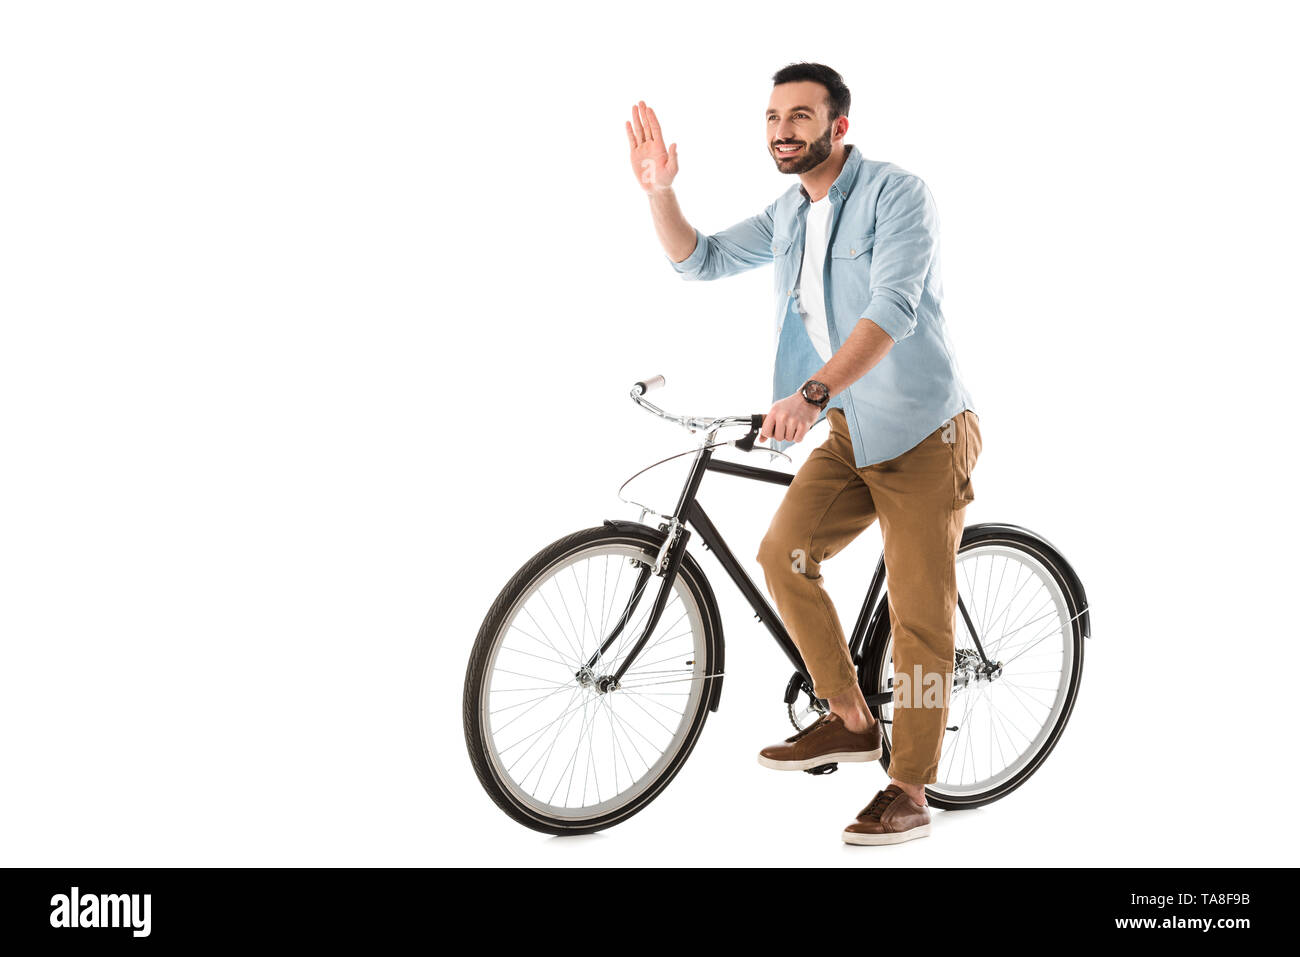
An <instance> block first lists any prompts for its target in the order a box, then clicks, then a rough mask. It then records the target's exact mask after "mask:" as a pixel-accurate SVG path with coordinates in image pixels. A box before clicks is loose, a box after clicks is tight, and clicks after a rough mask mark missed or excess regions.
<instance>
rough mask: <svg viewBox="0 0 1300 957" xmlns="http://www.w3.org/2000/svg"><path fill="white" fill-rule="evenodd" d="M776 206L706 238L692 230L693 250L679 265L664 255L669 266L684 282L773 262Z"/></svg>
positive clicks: (727, 273)
mask: <svg viewBox="0 0 1300 957" xmlns="http://www.w3.org/2000/svg"><path fill="white" fill-rule="evenodd" d="M775 209H776V203H772V205H771V206H769V207H767V209H765V210H763V212H761V213H759V214H758V215H757V216H750V217H749V218H748V219H742V220H741V221H740V222H738V223H736V224H735V225H734V226H728V227H727V228H726V229H724V230H722V231H721V232H718V233H713V234H712V235H709V236H706V235H704V233H702V232H700V230H699V229H698V228H696V230H695V249H694V250H692V251H691V254H690V255H689V256H687V257H686V258H685V259H683V260H682V261H681V262H673V260H672V259H671V258H670V257H669V256H668V255H667V254H666V253H665V254H664V258H665V259H667V260H668V264H669V265H670V266H672V267H673V269H675V270H676V271H677V273H678V274H679V275H680V276H681V277H682V278H683V279H721V278H723V277H724V276H731V275H734V274H736V273H738V272H744V271H745V270H746V269H754V268H756V267H758V266H762V265H763V264H764V263H770V262H771V261H772V213H773V211H774V210H775Z"/></svg>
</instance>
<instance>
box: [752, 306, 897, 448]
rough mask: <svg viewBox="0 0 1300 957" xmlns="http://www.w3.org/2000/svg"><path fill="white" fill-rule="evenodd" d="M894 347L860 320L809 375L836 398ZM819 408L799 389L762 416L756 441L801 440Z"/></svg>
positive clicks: (880, 331) (880, 332)
mask: <svg viewBox="0 0 1300 957" xmlns="http://www.w3.org/2000/svg"><path fill="white" fill-rule="evenodd" d="M893 347H894V340H893V339H892V338H891V337H890V335H889V333H887V332H886V331H885V330H884V329H881V328H880V326H878V325H876V324H875V323H874V322H872V321H871V320H870V319H865V318H864V319H859V320H858V324H857V326H855V327H854V329H853V332H851V333H850V334H849V337H848V338H847V339H845V340H844V342H843V344H841V345H840V347H839V348H838V349H837V350H835V354H834V355H832V356H831V357H830V359H829V360H827V362H826V364H825V365H824V366H822V367H821V368H820V369H819V370H818V371H817V373H816V374H815V375H814V376H812V378H814V379H816V380H817V381H818V382H824V383H826V387H827V389H828V390H829V391H830V395H831V397H832V398H833V397H835V396H836V395H839V394H840V393H841V392H843V391H844V390H845V389H847V388H848V387H849V386H850V385H852V384H853V383H854V382H857V381H858V380H859V379H861V378H862V377H863V376H864V375H866V374H867V373H868V372H869V371H871V369H872V368H873V367H874V366H875V365H876V363H878V362H879V361H880V360H881V359H883V358H884V357H885V354H886V353H887V352H889V350H890V349H892V348H893ZM820 414H821V410H820V409H819V408H817V406H815V405H813V404H812V403H811V402H809V401H808V400H807V399H805V398H804V397H803V396H801V395H800V394H799V393H798V392H796V393H795V394H794V395H791V396H787V397H786V398H784V399H781V400H780V401H779V402H777V403H775V404H774V405H773V406H772V410H771V411H770V412H769V413H768V414H767V415H766V416H765V417H764V418H763V429H762V431H761V432H760V433H759V441H760V442H763V441H766V440H767V439H769V438H775V439H778V440H780V441H782V442H802V441H803V437H804V436H805V435H807V434H808V430H809V429H811V428H812V426H813V423H814V422H816V421H817V416H819V415H820Z"/></svg>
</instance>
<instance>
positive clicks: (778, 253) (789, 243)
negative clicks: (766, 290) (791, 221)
mask: <svg viewBox="0 0 1300 957" xmlns="http://www.w3.org/2000/svg"><path fill="white" fill-rule="evenodd" d="M794 251H795V250H794V240H793V239H792V238H790V237H789V236H774V237H773V238H772V264H773V266H774V268H773V270H772V271H773V274H774V278H773V282H774V283H775V289H776V291H777V292H778V293H779V294H780V295H782V296H789V295H790V293H791V288H790V287H792V286H793V285H794V272H793V269H794V267H793V265H792V263H791V254H792V253H793V252H794Z"/></svg>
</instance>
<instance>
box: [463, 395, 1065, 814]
mask: <svg viewBox="0 0 1300 957" xmlns="http://www.w3.org/2000/svg"><path fill="white" fill-rule="evenodd" d="M663 384H664V379H663V377H662V376H656V377H654V378H652V379H647V380H643V381H641V382H637V383H636V384H635V385H634V386H633V387H632V390H631V397H632V399H633V400H634V401H635V402H636V403H637V404H638V405H639V406H641V407H642V408H644V409H646V410H647V411H649V412H652V413H653V414H655V415H657V416H659V417H660V418H662V419H665V420H667V421H670V422H674V423H676V424H678V425H681V426H683V427H684V428H686V429H688V430H689V431H691V432H692V433H695V432H702V433H705V438H704V439H703V440H702V441H701V442H700V443H699V445H698V446H697V448H695V449H688V450H687V451H686V452H682V453H678V455H674V456H669V457H668V458H666V459H662V460H661V461H660V462H656V463H654V464H653V465H651V466H648V467H647V468H646V469H642V470H641V472H638V473H636V475H633V476H632V478H630V479H628V481H627V482H624V483H623V486H622V487H621V488H620V489H619V495H620V498H622V490H623V488H626V486H627V484H628V482H631V481H632V480H633V479H635V478H636V477H637V476H638V475H641V474H642V473H643V472H645V471H648V470H649V469H650V468H654V467H655V466H657V465H661V464H663V462H667V461H669V460H670V459H673V458H678V457H680V456H682V455H688V454H691V452H694V454H695V459H694V461H693V463H692V466H691V470H690V473H689V475H688V476H687V479H686V482H685V484H684V486H683V488H682V491H681V493H680V495H679V497H678V499H677V504H676V506H675V507H674V508H673V510H672V512H671V513H668V514H663V513H660V512H658V511H656V510H655V509H652V508H650V507H649V506H646V505H642V504H641V503H639V502H630V500H628V499H624V501H629V502H630V504H634V505H640V506H641V509H642V511H641V515H640V518H639V520H637V521H630V520H621V519H606V520H605V521H604V523H603V524H602V525H599V526H595V527H592V528H585V529H582V530H580V531H576V532H574V533H572V534H570V535H566V536H565V537H563V538H561V539H559V540H557V541H555V542H553V543H551V544H550V545H548V546H547V547H546V548H544V549H542V550H541V551H540V552H538V553H537V554H536V555H534V556H533V558H531V559H530V560H529V561H528V562H526V563H525V564H524V565H523V567H521V568H520V569H519V570H518V571H517V572H516V573H515V574H514V576H513V577H512V578H511V579H510V580H509V581H508V582H507V583H506V585H505V587H504V588H503V589H502V590H501V592H500V594H499V595H498V596H497V598H496V600H495V601H494V602H493V604H492V606H491V609H490V610H489V611H488V614H487V616H486V618H485V619H484V621H483V625H482V627H481V628H480V629H479V633H478V636H477V638H476V640H475V643H474V648H473V651H472V653H471V655H470V662H469V667H468V669H467V671H466V676H465V691H464V703H463V708H464V725H465V740H466V745H467V747H468V749H469V753H470V759H471V761H472V763H473V765H474V770H475V772H476V774H477V776H478V778H479V781H480V782H481V783H482V785H483V787H484V789H485V790H486V791H487V793H488V794H489V796H491V798H492V800H493V801H495V802H496V804H497V805H498V806H499V807H500V808H501V809H502V810H503V811H504V812H505V813H506V814H508V815H509V816H510V817H511V818H513V819H514V820H516V821H518V822H519V823H521V824H523V825H525V826H526V827H529V828H532V829H534V830H537V831H542V832H544V833H548V834H586V833H591V832H594V831H599V830H602V829H605V828H608V827H611V826H613V825H614V824H617V823H619V822H621V821H625V820H627V819H628V818H629V817H631V816H632V815H633V814H636V813H637V812H639V811H641V810H643V809H644V808H645V807H646V806H647V805H649V804H650V802H651V801H653V800H654V798H655V797H656V796H658V795H659V794H660V793H662V792H663V790H664V788H665V787H667V786H668V784H669V783H670V782H671V781H672V779H673V777H675V776H676V774H677V772H678V771H679V770H681V768H682V766H683V764H685V762H686V759H687V758H688V757H689V756H690V754H691V751H692V750H693V749H694V747H695V744H696V742H697V741H698V740H699V736H700V733H701V731H702V730H703V727H704V722H705V719H706V718H707V716H708V714H709V712H712V711H717V710H718V706H719V703H720V700H721V695H722V682H723V678H724V677H725V671H724V644H723V630H722V621H721V618H720V615H719V612H718V606H717V602H716V600H715V597H714V593H713V588H712V586H711V585H710V583H709V580H708V578H707V576H706V575H705V573H704V571H703V569H702V568H701V567H700V565H699V563H698V562H697V560H696V559H695V557H694V556H693V555H692V554H691V553H690V552H689V551H688V550H687V542H688V540H689V539H690V538H691V534H692V532H691V529H690V528H687V525H690V526H691V528H693V529H694V530H695V531H696V532H698V534H699V537H700V540H701V541H702V542H703V544H704V547H705V549H706V550H709V551H711V552H713V554H714V556H715V557H716V558H717V560H718V562H719V563H720V564H721V566H722V568H723V569H724V570H725V571H726V572H727V574H728V576H729V577H730V578H731V579H732V581H733V582H734V583H735V584H736V586H737V587H738V588H739V589H740V592H741V594H742V595H743V596H744V597H745V599H746V600H747V601H748V602H749V604H750V606H751V607H752V608H753V610H754V613H755V616H756V617H757V618H758V619H759V620H760V621H761V622H762V623H763V625H764V626H766V628H767V630H768V631H769V632H770V633H771V635H772V637H773V638H774V639H775V640H776V643H777V645H778V647H780V649H781V650H782V651H783V652H784V653H785V655H786V657H787V658H788V659H789V660H790V662H791V663H792V664H793V665H794V668H795V671H794V674H793V675H792V676H791V678H790V681H789V682H788V683H787V685H786V688H785V693H784V703H785V706H786V713H787V716H788V717H789V719H790V721H791V723H792V724H793V725H794V727H795V728H796V729H797V730H802V729H803V728H805V727H808V726H809V725H811V724H812V723H813V722H814V721H816V720H817V719H818V718H819V717H820V716H821V715H823V714H825V713H826V711H827V705H826V702H825V701H823V700H821V699H818V698H816V697H815V696H814V695H813V690H812V689H813V684H812V680H811V678H810V677H809V675H808V673H807V670H806V669H805V668H804V665H803V660H802V658H801V656H800V654H799V651H798V649H797V648H796V646H795V644H794V642H793V641H792V640H791V638H790V636H789V634H788V633H787V631H786V629H785V626H784V625H783V624H782V622H781V619H780V617H779V615H778V614H777V612H776V611H775V610H774V609H773V608H772V606H771V605H770V604H769V603H768V601H767V598H766V597H765V596H764V595H763V593H762V592H760V591H759V589H758V587H757V586H756V585H755V584H754V581H753V580H752V579H751V578H750V576H749V575H748V574H747V573H746V572H745V570H744V569H743V568H742V567H741V565H740V562H739V561H738V560H737V559H736V556H735V555H734V554H733V553H732V551H731V549H730V548H728V547H727V543H726V542H725V541H724V540H723V538H722V535H721V533H720V532H719V531H718V529H717V527H716V526H715V525H714V524H713V522H712V521H711V520H710V519H709V517H708V515H707V514H706V513H705V511H704V509H703V507H702V506H701V505H700V502H699V499H698V492H699V487H700V483H701V481H702V479H703V477H704V474H705V472H720V473H722V474H724V475H731V476H738V477H741V478H746V479H751V480H756V481H760V482H768V483H772V484H775V485H785V486H788V485H789V484H790V483H791V482H792V481H793V479H794V475H793V473H789V472H783V471H779V470H777V469H772V468H762V467H758V466H751V465H744V464H741V463H737V462H730V461H726V460H724V459H714V457H713V449H715V448H718V447H722V446H727V447H731V448H736V449H739V450H740V451H743V452H753V451H755V448H754V440H755V439H756V438H757V436H758V434H759V431H760V430H761V429H762V425H763V415H761V414H759V415H747V416H725V417H721V418H699V417H696V418H692V417H683V416H676V415H670V414H668V413H666V412H664V411H663V410H662V409H660V408H658V407H657V406H655V405H653V404H652V403H650V402H649V401H648V400H646V399H645V398H644V396H645V394H646V393H647V392H649V391H650V390H651V389H653V388H658V387H660V386H662V385H663ZM742 426H743V427H745V428H747V429H748V432H747V434H746V435H744V436H743V437H741V438H736V439H731V440H728V441H716V436H717V434H718V432H719V431H720V430H723V429H729V428H735V427H742ZM758 450H759V451H767V452H768V453H769V454H771V455H772V456H774V457H775V456H782V457H785V458H787V459H788V458H789V457H788V456H784V454H783V453H779V452H776V451H775V450H773V449H770V448H769V449H764V448H762V447H761V446H760V447H759V449H758ZM769 461H770V460H769ZM647 515H654V516H655V517H656V518H657V519H662V521H660V522H659V523H658V525H657V526H651V525H647V524H645V523H644V520H645V518H646V516H647ZM957 562H958V566H957V570H958V575H957V578H958V592H959V597H958V615H957V633H956V645H955V651H954V656H953V658H954V661H953V681H952V691H951V695H952V697H951V704H950V708H949V716H950V718H953V717H955V718H956V719H957V720H956V722H955V723H954V724H951V725H949V726H948V727H947V729H946V731H945V733H944V742H943V747H942V751H941V758H940V765H939V779H938V780H937V781H936V782H935V783H934V784H931V785H928V786H927V787H926V797H927V800H928V801H929V803H930V804H931V805H932V806H934V807H937V808H942V809H945V810H956V809H961V808H972V807H979V806H981V805H985V804H988V803H990V802H992V801H996V800H998V799H1000V798H1003V797H1005V796H1006V795H1007V794H1010V793H1011V792H1012V791H1014V790H1015V789H1016V788H1018V787H1020V786H1021V785H1022V784H1024V782H1025V781H1026V780H1028V778H1029V777H1030V776H1031V775H1032V774H1033V773H1034V771H1036V770H1037V769H1038V768H1039V767H1040V766H1041V765H1042V763H1043V761H1044V760H1046V758H1047V756H1048V754H1050V753H1051V751H1052V749H1053V748H1054V747H1055V746H1056V743H1057V741H1058V740H1059V739H1060V737H1061V733H1062V732H1063V731H1064V729H1065V725H1066V722H1067V721H1068V720H1069V717H1070V714H1071V712H1072V711H1073V708H1074V702H1075V698H1076V697H1077V695H1078V689H1079V681H1080V678H1081V675H1082V669H1083V651H1084V640H1085V638H1087V637H1090V635H1091V623H1090V617H1089V613H1088V602H1087V598H1086V596H1085V594H1084V589H1083V584H1082V582H1080V580H1079V577H1078V576H1077V575H1076V574H1075V572H1074V570H1073V569H1072V568H1071V567H1070V565H1069V563H1068V562H1067V561H1066V560H1065V559H1064V557H1063V556H1062V555H1061V553H1060V552H1059V551H1058V550H1057V549H1056V548H1054V547H1053V546H1052V545H1051V544H1050V543H1049V542H1047V541H1046V539H1044V538H1043V537H1042V536H1040V535H1037V534H1035V533H1034V532H1031V531H1029V530H1028V529H1024V528H1020V527H1018V526H1015V525H1005V524H998V523H984V524H978V525H972V526H969V527H967V528H966V529H965V531H964V533H963V535H962V541H961V545H960V546H959V549H958V556H957ZM625 573H626V578H627V581H624V578H625ZM651 579H655V580H656V581H657V583H658V584H657V586H656V587H654V588H653V589H651V588H650V587H649V586H650V583H651ZM1004 584H1005V586H1006V587H1005V590H1004V587H1003V586H1004ZM651 591H653V594H654V597H653V599H650V598H649V592H651ZM1026 592H1028V593H1027V594H1026ZM597 593H599V598H597ZM575 611H576V615H575ZM552 626H553V627H552ZM892 647H893V641H892V636H891V634H890V621H889V614H888V595H887V593H886V591H885V564H884V556H883V555H882V556H881V557H880V559H878V561H877V562H876V567H875V572H874V574H873V575H872V578H871V582H870V585H869V586H868V588H867V594H866V597H865V598H864V600H863V603H862V607H861V610H860V611H859V613H858V616H857V620H856V623H855V624H854V627H853V630H852V632H851V634H850V637H849V651H850V654H851V656H852V660H853V662H854V664H855V666H856V667H857V669H858V676H859V682H860V684H861V687H862V691H863V694H864V696H865V698H866V701H867V705H868V707H869V708H870V709H871V712H872V714H873V715H875V717H876V718H877V719H878V720H880V721H881V722H882V731H883V738H884V740H883V754H882V756H881V758H880V762H881V764H882V766H883V767H884V768H885V769H886V771H887V770H888V768H889V755H890V740H889V728H890V716H891V714H892V709H893V690H892V689H893V667H892V661H893V659H892ZM1025 679H1029V683H1028V684H1026V683H1024V682H1025ZM801 698H802V701H801ZM998 705H1005V706H1006V707H1005V708H1003V709H1002V710H997V706H998ZM1026 715H1027V716H1028V720H1027V721H1026V719H1025V716H1026ZM986 752H987V753H986ZM835 768H836V766H835V764H834V763H829V764H825V765H822V766H820V767H816V768H810V769H808V771H807V773H809V774H814V775H817V774H826V773H829V772H832V771H834V770H835Z"/></svg>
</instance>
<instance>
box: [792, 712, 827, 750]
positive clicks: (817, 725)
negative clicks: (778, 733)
mask: <svg viewBox="0 0 1300 957" xmlns="http://www.w3.org/2000/svg"><path fill="white" fill-rule="evenodd" d="M832 714H834V712H828V713H827V714H824V715H822V716H821V717H820V718H818V719H817V720H816V721H814V722H813V723H812V724H810V725H808V727H806V728H804V729H803V730H802V731H796V732H795V733H794V735H793V736H791V737H789V738H786V739H785V741H786V744H793V743H794V742H795V741H798V740H799V739H800V738H802V737H803V736H804V735H807V734H811V733H812V732H813V731H816V730H817V729H818V728H821V727H824V726H825V724H826V722H828V721H829V720H830V719H831V715H832Z"/></svg>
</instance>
